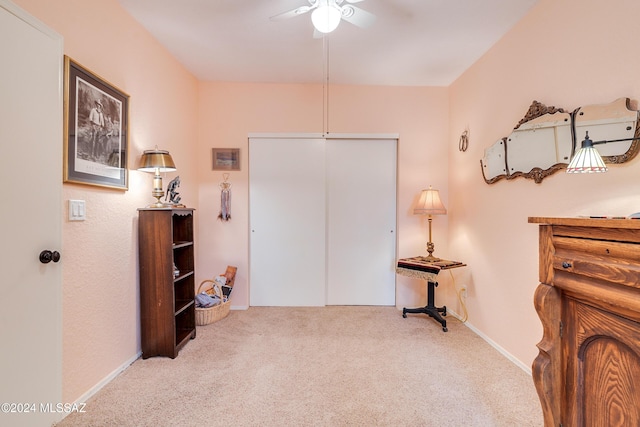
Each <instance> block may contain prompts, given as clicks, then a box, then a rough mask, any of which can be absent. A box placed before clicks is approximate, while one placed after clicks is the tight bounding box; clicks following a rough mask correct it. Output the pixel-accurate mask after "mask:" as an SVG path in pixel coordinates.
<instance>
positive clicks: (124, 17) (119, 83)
mask: <svg viewBox="0 0 640 427" xmlns="http://www.w3.org/2000/svg"><path fill="white" fill-rule="evenodd" d="M15 2H16V4H18V5H19V6H20V7H22V8H23V9H25V10H27V11H28V12H29V13H31V14H32V15H34V16H35V17H37V18H38V19H40V20H41V21H43V22H44V23H45V24H47V25H48V26H50V27H51V28H52V29H54V30H55V31H57V32H58V33H60V34H62V35H63V36H64V51H65V54H66V55H68V56H70V57H71V58H73V59H74V60H75V61H77V62H78V63H80V64H82V65H83V66H85V67H87V68H88V69H90V70H92V71H93V72H94V73H96V74H98V75H100V76H101V77H103V78H104V79H106V80H107V81H109V82H110V83H111V84H113V85H115V86H116V87H118V88H120V89H121V90H123V91H124V92H126V93H128V94H129V95H130V97H131V98H130V116H129V118H130V132H129V138H130V140H129V168H130V172H129V190H128V191H126V192H124V191H118V190H108V189H101V188H98V187H90V186H81V185H73V184H65V185H64V189H63V197H64V200H63V206H64V209H65V211H64V212H63V218H67V217H68V214H67V211H66V209H67V208H66V206H67V203H68V202H67V200H68V199H82V200H85V201H86V205H87V220H86V221H84V222H68V221H67V220H66V219H65V220H64V223H63V229H62V232H63V248H62V254H63V401H64V402H73V401H75V400H76V399H78V398H80V397H81V396H83V395H84V394H86V393H87V392H89V391H90V390H91V389H92V388H94V387H95V386H96V385H97V384H98V383H99V382H100V381H102V380H104V379H105V378H106V377H108V376H109V375H110V374H112V373H113V372H114V371H116V370H118V369H119V368H121V367H122V366H123V364H125V363H126V362H127V361H132V360H133V359H134V358H135V357H136V355H137V354H138V352H139V351H140V340H139V336H140V333H139V330H140V321H139V314H138V313H139V308H138V306H139V291H138V273H137V271H138V269H137V265H138V262H137V227H136V224H137V211H136V209H137V208H139V207H144V206H145V205H147V204H149V203H151V201H152V198H151V194H150V193H151V184H152V179H151V176H150V175H149V174H146V173H142V172H137V171H136V170H135V168H136V164H137V161H138V159H139V158H140V154H141V153H142V151H143V150H145V149H151V148H154V146H155V145H157V146H158V147H159V148H162V149H167V150H169V151H170V152H171V154H172V156H173V158H174V160H175V162H176V165H177V166H178V172H177V174H179V175H180V177H181V182H182V185H181V187H180V193H181V195H182V197H183V201H184V202H185V203H186V204H187V205H188V206H191V207H197V203H198V197H197V194H196V193H197V191H198V185H197V175H198V174H197V169H196V160H195V159H196V151H195V150H196V144H195V142H194V141H196V139H197V125H196V123H197V98H198V96H197V81H196V80H195V78H193V77H192V76H191V75H190V74H189V73H188V72H187V71H186V70H185V69H184V68H183V67H182V66H181V65H180V64H179V63H178V62H177V61H176V60H175V59H173V58H172V57H171V56H170V55H169V54H168V53H167V52H166V51H165V49H164V48H162V47H161V46H160V45H159V44H158V43H157V42H156V41H155V40H154V39H152V38H151V36H150V35H149V34H148V33H147V32H146V31H145V30H144V29H142V27H140V26H139V24H137V23H136V22H135V21H134V20H133V18H131V17H130V16H129V15H128V14H127V13H125V11H124V10H123V9H122V8H121V7H120V5H119V3H118V2H117V1H115V0H94V1H91V2H87V1H78V0H56V1H55V2H52V1H49V0H16V1H15ZM60 143H61V144H62V141H60ZM175 175H176V174H168V175H167V176H166V177H165V185H166V183H167V182H168V180H170V179H172V178H173V177H174V176H175Z"/></svg>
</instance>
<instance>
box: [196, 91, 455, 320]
mask: <svg viewBox="0 0 640 427" xmlns="http://www.w3.org/2000/svg"><path fill="white" fill-rule="evenodd" d="M329 93H330V95H329V99H330V104H329V134H331V133H360V134H362V133H366V134H376V133H378V134H381V133H384V134H389V133H393V134H399V135H400V141H399V153H398V240H399V248H398V254H399V255H400V256H412V255H416V254H421V253H424V252H425V250H424V244H425V242H426V238H427V231H426V230H427V229H426V222H425V220H424V218H422V217H417V216H414V215H412V214H411V207H412V205H413V203H415V202H416V201H417V197H418V195H419V193H420V190H421V189H422V188H425V187H426V186H428V185H429V184H431V185H433V186H434V188H439V189H441V190H442V197H443V199H444V202H445V203H447V202H448V194H447V173H448V172H447V171H448V162H447V156H448V152H447V146H446V143H445V141H446V140H447V132H448V128H447V123H448V114H449V113H448V92H447V90H446V89H445V88H417V87H367V86H338V85H336V86H330V88H329ZM322 99H323V97H322V86H321V85H302V84H257V83H256V84H241V83H222V82H204V83H201V85H200V108H199V113H200V120H199V122H200V125H199V132H200V135H199V141H200V144H199V147H198V158H199V160H198V171H199V179H198V181H199V185H200V188H199V196H200V200H199V203H198V205H199V207H200V211H199V212H200V213H199V225H200V234H199V236H200V251H199V254H198V275H200V276H201V277H200V280H202V279H203V278H207V277H212V276H214V275H216V274H220V273H221V272H223V271H224V268H225V267H226V265H228V264H231V265H235V266H237V267H238V276H237V277H236V282H235V287H234V293H233V295H232V306H233V307H235V308H243V307H247V306H248V305H249V282H248V270H249V260H248V254H249V235H248V227H249V222H248V221H249V213H248V209H249V206H248V179H249V178H248V168H247V158H248V156H247V150H248V139H247V137H248V134H250V133H322V130H323V129H322V125H323V116H322V111H323V101H322ZM212 147H227V148H230V147H237V148H240V150H241V168H242V169H241V170H240V171H239V172H231V173H230V181H231V182H232V186H233V187H232V202H231V205H232V207H231V215H232V219H231V221H229V222H226V223H223V222H221V221H219V220H217V219H216V217H217V215H218V212H219V209H220V189H219V183H220V182H221V181H222V173H221V172H218V171H215V172H214V171H212V170H211V148H212ZM441 219H442V220H440V218H439V219H438V221H436V222H435V223H434V227H433V233H434V239H439V241H440V243H439V244H438V251H441V252H440V253H441V254H442V256H445V255H446V254H447V245H446V240H445V236H446V229H447V228H446V227H447V220H446V217H442V218H441ZM421 298H422V299H424V284H422V283H420V282H419V281H415V280H410V279H406V278H402V277H399V278H398V283H397V304H398V306H403V305H410V304H414V303H415V302H416V301H417V300H420V299H421Z"/></svg>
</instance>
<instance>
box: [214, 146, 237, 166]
mask: <svg viewBox="0 0 640 427" xmlns="http://www.w3.org/2000/svg"><path fill="white" fill-rule="evenodd" d="M212 153H213V170H214V171H239V170H240V149H239V148H213V149H212Z"/></svg>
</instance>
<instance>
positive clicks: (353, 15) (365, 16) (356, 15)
mask: <svg viewBox="0 0 640 427" xmlns="http://www.w3.org/2000/svg"><path fill="white" fill-rule="evenodd" d="M342 19H344V20H345V21H347V22H349V23H351V24H353V25H355V26H357V27H361V28H366V27H369V26H371V25H373V23H374V22H376V15H374V14H373V13H371V12H367V11H366V10H364V9H360V8H359V7H356V6H351V5H347V6H343V7H342Z"/></svg>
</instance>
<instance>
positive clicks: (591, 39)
mask: <svg viewBox="0 0 640 427" xmlns="http://www.w3.org/2000/svg"><path fill="white" fill-rule="evenodd" d="M638 16H640V2H638V1H636V0H614V1H611V2H603V1H588V2H585V1H581V0H562V1H558V0H540V2H539V3H538V4H537V5H536V6H535V7H534V8H533V9H532V10H531V12H530V13H529V14H528V15H527V16H526V17H525V18H524V19H523V20H522V21H521V22H520V23H518V24H517V25H516V26H515V27H514V28H513V29H512V30H511V31H510V32H509V33H508V34H507V35H506V36H505V37H504V38H503V39H502V40H501V41H500V42H499V43H497V44H496V45H495V46H494V47H493V48H492V49H491V50H490V51H489V52H488V53H487V54H486V55H484V57H482V58H481V59H480V60H479V61H478V62H477V63H476V64H474V65H473V66H472V67H471V68H470V69H469V70H467V71H466V72H465V73H464V74H463V75H462V76H461V77H460V78H459V79H458V80H457V81H456V82H455V83H454V84H453V85H452V86H451V87H450V91H451V99H450V103H451V122H450V136H449V160H450V169H449V193H450V199H451V200H452V201H451V202H450V215H449V239H450V251H451V253H452V254H455V256H457V257H459V258H460V259H464V260H465V261H466V262H467V263H468V264H469V266H470V268H469V271H470V272H471V279H470V287H469V291H468V309H469V323H470V325H472V326H473V327H475V328H476V329H477V330H479V331H480V332H481V333H482V334H484V335H485V336H486V337H488V338H489V339H490V340H492V341H494V342H496V343H498V344H499V346H501V347H503V348H504V349H505V350H506V351H507V352H508V353H510V354H511V355H513V356H514V357H515V358H516V359H517V360H519V361H521V362H522V363H523V364H524V365H527V366H530V364H531V362H532V361H533V359H534V358H535V356H536V355H537V354H538V353H537V349H536V344H537V343H538V342H539V341H540V339H541V337H542V327H541V325H540V321H539V319H538V317H537V314H536V313H535V310H534V307H533V293H534V290H535V288H536V286H537V284H538V258H537V256H538V255H537V254H538V252H537V245H538V240H537V227H536V226H535V225H530V224H528V223H527V217H529V216H576V215H603V214H605V215H628V214H630V213H632V212H637V211H640V191H638V184H637V177H638V173H639V171H640V160H639V159H638V158H636V159H634V160H632V161H631V162H629V163H627V164H624V165H618V166H612V167H611V168H610V171H609V172H608V173H606V174H593V175H567V174H564V173H557V174H555V175H553V176H551V177H549V178H546V179H545V180H544V181H543V182H542V183H541V184H535V183H534V182H533V181H531V180H524V179H516V180H513V181H509V182H507V181H504V180H503V181H499V182H498V183H495V184H492V185H487V184H485V182H484V181H483V178H482V174H481V171H480V163H479V161H480V159H481V158H482V156H483V153H484V149H485V148H487V147H489V146H490V145H491V144H493V143H494V142H495V141H497V140H498V139H500V138H502V137H504V136H507V135H508V134H509V133H510V132H511V130H512V129H513V127H514V126H516V124H517V123H518V121H519V120H520V119H521V118H522V117H523V116H524V115H525V113H526V112H527V110H528V108H529V105H530V104H531V102H532V101H533V100H537V101H540V102H542V103H544V104H546V105H549V106H556V107H562V108H565V109H566V110H568V111H572V110H574V109H575V108H577V107H579V106H583V105H590V104H600V103H608V102H611V101H613V100H615V99H617V98H620V97H629V98H631V99H632V100H638V99H639V98H640V78H639V77H638V76H640V57H639V56H638V55H637V54H636V52H637V40H638V38H639V37H640V28H639V27H638V25H637V18H638ZM635 105H637V103H636V104H635ZM467 127H468V128H469V130H470V135H471V139H470V144H469V150H468V151H467V152H466V153H461V152H459V151H458V150H457V141H458V137H459V135H460V134H461V133H462V132H463V131H464V129H465V128H467Z"/></svg>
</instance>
